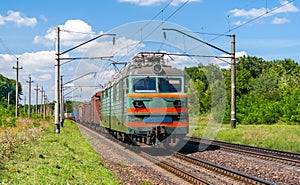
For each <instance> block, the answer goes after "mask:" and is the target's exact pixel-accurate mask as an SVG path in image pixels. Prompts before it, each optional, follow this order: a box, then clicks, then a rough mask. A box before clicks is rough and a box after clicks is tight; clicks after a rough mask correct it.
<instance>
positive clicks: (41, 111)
mask: <svg viewBox="0 0 300 185" xmlns="http://www.w3.org/2000/svg"><path fill="white" fill-rule="evenodd" d="M40 92H41V106H40V113H41V114H43V103H44V102H43V98H44V94H43V93H44V89H43V86H42V89H41V90H40Z"/></svg>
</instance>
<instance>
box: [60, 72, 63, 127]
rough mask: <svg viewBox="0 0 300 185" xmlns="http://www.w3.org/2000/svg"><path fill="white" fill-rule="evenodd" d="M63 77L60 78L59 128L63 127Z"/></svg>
mask: <svg viewBox="0 0 300 185" xmlns="http://www.w3.org/2000/svg"><path fill="white" fill-rule="evenodd" d="M63 86H64V85H63V76H62V75H61V76H60V126H61V127H63V126H64V95H63Z"/></svg>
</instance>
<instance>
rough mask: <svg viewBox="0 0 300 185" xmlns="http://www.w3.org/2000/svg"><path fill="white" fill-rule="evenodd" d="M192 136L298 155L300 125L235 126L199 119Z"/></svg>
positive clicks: (299, 150) (299, 151)
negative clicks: (233, 127) (296, 153)
mask: <svg viewBox="0 0 300 185" xmlns="http://www.w3.org/2000/svg"><path fill="white" fill-rule="evenodd" d="M191 135H192V136H195V137H204V138H209V139H215V140H220V141H228V142H233V143H239V144H245V145H252V146H259V147H263V148H272V149H276V150H284V151H290V152H298V153H300V125H288V124H273V125H237V126H236V128H235V129H232V128H231V126H230V124H222V125H220V124H214V123H209V124H208V123H207V119H201V120H199V121H198V123H197V127H196V128H195V129H194V130H193V131H192V132H191Z"/></svg>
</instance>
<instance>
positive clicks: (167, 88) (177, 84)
mask: <svg viewBox="0 0 300 185" xmlns="http://www.w3.org/2000/svg"><path fill="white" fill-rule="evenodd" d="M158 89H159V92H181V79H180V78H158Z"/></svg>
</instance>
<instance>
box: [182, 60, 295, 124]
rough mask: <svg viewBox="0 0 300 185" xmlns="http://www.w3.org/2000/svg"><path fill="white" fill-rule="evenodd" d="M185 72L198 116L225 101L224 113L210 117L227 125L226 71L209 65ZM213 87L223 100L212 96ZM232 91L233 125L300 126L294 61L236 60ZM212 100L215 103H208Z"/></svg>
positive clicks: (228, 88)
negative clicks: (234, 107) (195, 99)
mask: <svg viewBox="0 0 300 185" xmlns="http://www.w3.org/2000/svg"><path fill="white" fill-rule="evenodd" d="M185 72H186V73H187V75H188V76H189V77H190V81H192V82H193V86H194V87H193V88H194V89H192V88H191V87H190V88H189V98H192V99H193V98H194V96H195V95H194V94H195V92H197V94H198V96H197V99H198V100H197V101H199V105H200V108H199V109H200V112H199V114H200V115H207V114H209V113H211V112H212V109H213V108H216V109H220V110H221V109H222V108H221V107H219V108H218V106H216V105H214V104H216V103H218V102H219V103H222V102H220V101H226V102H225V103H224V105H226V109H224V110H225V112H224V113H223V112H222V111H221V112H220V111H215V112H216V114H215V115H214V117H215V118H217V120H219V121H220V119H222V118H218V116H219V117H220V116H222V114H223V115H225V117H224V119H222V120H221V121H223V122H224V123H230V111H231V109H230V99H231V71H230V69H219V67H218V66H217V65H214V64H210V65H208V66H204V65H199V66H197V67H191V68H185ZM211 75H213V76H214V77H211ZM211 79H213V80H211ZM222 82H223V83H222ZM224 82H225V83H224ZM213 88H214V89H216V88H219V89H222V88H224V91H225V92H226V93H225V96H226V97H222V96H224V95H223V94H219V95H213V94H212V89H213ZM235 89H236V119H237V123H239V124H274V123H280V122H283V123H287V124H300V66H299V64H298V63H296V62H295V61H293V60H291V59H284V60H274V61H265V60H263V59H262V58H257V57H252V56H248V57H242V58H238V59H237V60H236V88H235ZM217 92H221V90H219V91H217ZM214 99H217V100H216V101H212V100H214ZM191 107H192V106H191ZM192 108H193V107H192ZM190 112H191V113H193V112H197V110H190Z"/></svg>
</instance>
